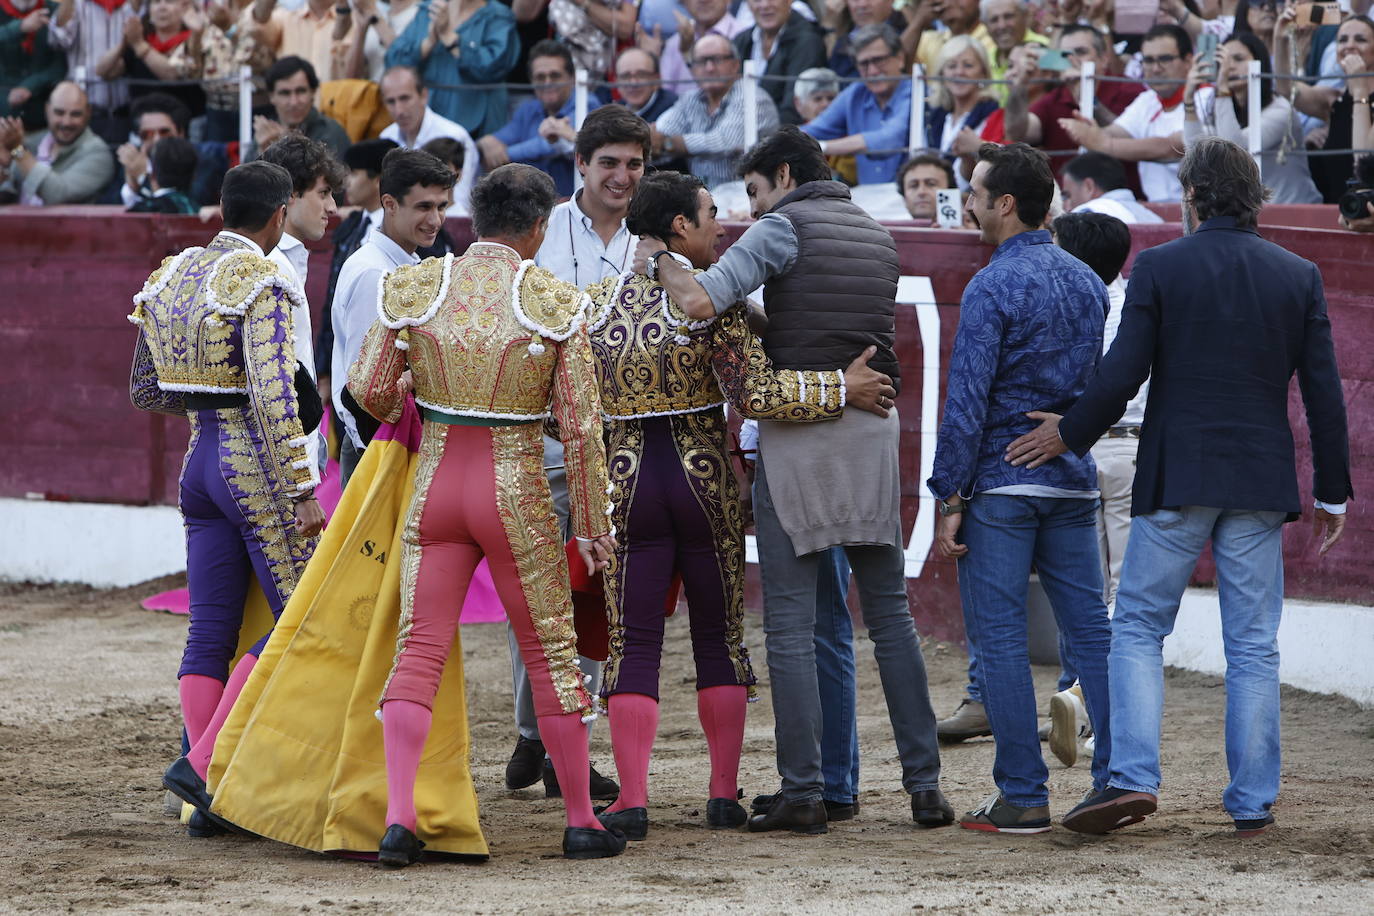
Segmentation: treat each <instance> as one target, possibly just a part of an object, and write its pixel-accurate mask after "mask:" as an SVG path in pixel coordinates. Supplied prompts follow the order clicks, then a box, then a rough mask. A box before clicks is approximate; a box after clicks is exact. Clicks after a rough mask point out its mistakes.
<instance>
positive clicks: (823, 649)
mask: <svg viewBox="0 0 1374 916" xmlns="http://www.w3.org/2000/svg"><path fill="white" fill-rule="evenodd" d="M848 594H849V560H848V559H847V558H846V557H845V554H844V549H843V548H840V547H832V548H830V550H828V551H826V553H825V554H824V555H823V556H822V557H821V562H820V568H819V570H818V571H817V575H816V681H817V686H818V687H820V691H821V776H822V778H823V779H824V780H825V790H824V791H823V792H822V795H821V797H822V798H824V799H825V800H827V801H833V802H838V803H840V804H842V805H848V804H851V803H853V802H854V801H856V800H857V799H858V797H859V720H858V717H857V716H856V715H855V686H854V621H853V619H851V618H850V616H849V605H847V604H846V603H845V598H846V596H848Z"/></svg>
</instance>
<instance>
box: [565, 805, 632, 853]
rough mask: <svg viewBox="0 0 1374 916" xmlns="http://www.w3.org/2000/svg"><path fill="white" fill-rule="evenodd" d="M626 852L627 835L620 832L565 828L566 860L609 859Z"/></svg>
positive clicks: (589, 828)
mask: <svg viewBox="0 0 1374 916" xmlns="http://www.w3.org/2000/svg"><path fill="white" fill-rule="evenodd" d="M641 810H642V809H641ZM624 851H625V834H623V833H621V832H620V831H618V830H597V829H595V828H593V827H564V828H563V858H565V859H609V858H611V857H612V856H618V855H620V854H621V853H622V852H624Z"/></svg>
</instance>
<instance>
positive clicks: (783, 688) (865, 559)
mask: <svg viewBox="0 0 1374 916" xmlns="http://www.w3.org/2000/svg"><path fill="white" fill-rule="evenodd" d="M754 524H755V530H756V531H757V533H758V548H759V564H760V574H761V577H762V579H763V632H764V647H765V649H766V650H767V653H768V676H769V681H770V692H771V694H772V697H773V718H774V726H773V734H774V739H775V741H776V745H777V757H778V775H779V776H781V777H782V794H783V795H784V796H785V797H786V798H787V799H788V800H790V801H809V800H819V799H820V798H821V793H822V791H823V789H824V787H825V779H824V776H823V775H822V772H821V728H822V717H821V699H820V689H819V687H818V686H817V680H816V647H815V626H816V576H817V569H818V564H819V563H820V562H821V561H822V560H823V559H824V558H825V556H826V555H825V553H824V551H822V552H820V553H812V554H807V555H806V556H802V557H798V556H797V555H796V551H795V550H793V548H792V540H791V539H790V538H789V537H788V536H787V532H786V531H784V530H783V528H782V524H781V523H780V522H779V521H778V514H777V510H776V508H775V507H774V505H773V499H772V496H771V495H770V494H769V492H768V475H767V473H766V471H765V468H764V462H763V461H759V462H758V464H757V465H756V476H755V478H754ZM900 540H901V539H900V538H898V542H899V543H900ZM844 550H845V555H846V556H847V557H848V558H849V565H850V568H851V569H852V570H853V575H854V582H855V583H856V585H857V586H858V590H859V603H860V606H861V608H862V610H863V619H864V624H865V625H866V626H867V627H868V636H869V638H870V639H871V640H872V641H873V656H874V658H875V659H877V662H878V674H879V676H880V678H881V680H882V685H883V695H884V696H885V697H886V699H887V713H888V718H889V719H890V721H891V722H892V734H893V737H894V738H895V739H896V743H897V757H898V759H899V760H900V761H901V765H902V787H903V788H904V789H906V791H907V792H908V793H914V792H918V791H921V790H923V789H935V788H938V787H939V782H940V749H939V744H938V743H937V741H936V737H935V712H934V710H933V709H932V708H931V705H930V690H929V688H928V687H927V685H926V668H925V660H924V658H923V657H922V656H921V644H920V642H919V641H918V640H917V638H916V625H915V622H914V621H912V619H911V611H910V607H909V606H908V604H907V597H906V564H905V557H904V556H903V553H902V549H901V547H900V546H893V547H874V546H864V547H850V546H846V547H845V548H844Z"/></svg>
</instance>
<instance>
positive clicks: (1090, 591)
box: [959, 493, 1112, 808]
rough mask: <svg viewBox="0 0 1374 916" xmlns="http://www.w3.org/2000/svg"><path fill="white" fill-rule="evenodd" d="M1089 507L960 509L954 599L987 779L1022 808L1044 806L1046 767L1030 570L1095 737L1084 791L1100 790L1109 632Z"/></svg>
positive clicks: (1029, 504)
mask: <svg viewBox="0 0 1374 916" xmlns="http://www.w3.org/2000/svg"><path fill="white" fill-rule="evenodd" d="M1096 514H1097V500H1094V499H1058V498H1050V497H1042V496H1009V495H1001V494H988V493H980V494H978V495H976V496H974V497H973V498H972V499H970V500H969V501H968V502H967V503H965V509H964V521H963V525H962V526H961V528H960V532H959V533H960V540H961V542H962V543H963V544H965V545H967V546H968V553H967V554H966V555H964V556H963V557H962V558H961V559H960V560H959V596H960V598H961V599H962V602H963V605H964V626H965V627H966V628H967V630H968V632H969V635H970V637H971V639H972V641H973V643H974V644H976V645H977V647H978V659H977V668H978V671H977V673H978V676H979V683H980V686H981V688H982V694H983V706H984V708H985V709H986V710H987V714H988V724H989V725H990V726H991V727H992V736H993V739H994V741H995V742H996V745H997V750H996V755H995V757H994V759H993V765H992V778H993V781H994V782H996V783H997V788H998V790H999V791H1000V792H1001V793H1002V796H1003V797H1004V798H1005V799H1006V800H1007V801H1008V802H1010V803H1011V804H1013V805H1017V806H1019V807H1022V808H1028V807H1038V806H1040V805H1045V804H1048V803H1049V790H1048V788H1047V787H1046V785H1045V781H1046V780H1047V779H1048V778H1049V769H1048V768H1047V767H1046V766H1045V758H1044V757H1043V756H1042V755H1041V753H1040V738H1039V735H1038V734H1037V727H1036V723H1037V716H1036V704H1035V684H1034V683H1033V681H1032V680H1031V668H1030V655H1029V653H1028V651H1027V648H1026V631H1027V626H1028V623H1027V615H1026V595H1027V591H1028V586H1029V583H1030V573H1031V564H1032V563H1034V564H1035V567H1036V568H1037V569H1038V570H1039V572H1040V582H1041V584H1042V585H1043V586H1044V589H1045V594H1046V596H1047V597H1048V598H1049V599H1050V605H1051V606H1052V607H1053V608H1054V616H1055V620H1056V621H1057V622H1058V624H1059V631H1060V632H1061V633H1063V634H1064V642H1065V647H1064V648H1065V650H1066V653H1067V655H1068V657H1069V660H1070V662H1071V663H1072V664H1073V666H1074V668H1076V669H1077V671H1078V673H1079V678H1080V681H1081V683H1082V685H1083V698H1084V700H1085V703H1086V705H1087V707H1088V717H1089V719H1091V721H1092V725H1093V731H1094V733H1095V734H1096V735H1097V745H1096V748H1095V749H1094V751H1093V766H1092V773H1093V787H1094V788H1102V787H1103V786H1105V785H1106V783H1107V761H1108V760H1109V759H1110V756H1111V743H1112V742H1111V734H1110V729H1109V723H1108V721H1107V712H1108V696H1107V650H1108V647H1109V645H1110V642H1111V631H1110V629H1109V627H1108V623H1107V606H1106V604H1105V603H1103V601H1102V567H1101V559H1100V557H1099V556H1098V549H1097V528H1096Z"/></svg>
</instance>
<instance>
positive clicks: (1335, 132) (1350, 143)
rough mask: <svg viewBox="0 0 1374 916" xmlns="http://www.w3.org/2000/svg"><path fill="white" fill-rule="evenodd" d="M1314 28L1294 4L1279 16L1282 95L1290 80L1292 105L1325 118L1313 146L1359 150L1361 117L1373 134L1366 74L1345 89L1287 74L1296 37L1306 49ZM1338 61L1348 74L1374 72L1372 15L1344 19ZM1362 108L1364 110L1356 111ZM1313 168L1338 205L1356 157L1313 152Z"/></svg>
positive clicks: (1276, 58)
mask: <svg viewBox="0 0 1374 916" xmlns="http://www.w3.org/2000/svg"><path fill="white" fill-rule="evenodd" d="M1311 31H1312V26H1311V25H1310V24H1308V23H1300V22H1298V21H1297V11H1296V8H1295V7H1294V6H1293V5H1292V4H1289V5H1288V6H1287V7H1286V8H1285V9H1284V11H1283V12H1282V13H1280V14H1279V18H1278V24H1277V25H1276V26H1275V27H1274V51H1275V55H1274V62H1275V66H1276V68H1277V69H1276V73H1278V74H1279V76H1280V77H1281V78H1280V80H1279V85H1278V91H1279V94H1283V93H1284V92H1285V91H1286V90H1287V87H1288V85H1289V84H1290V83H1291V85H1292V86H1293V107H1295V108H1296V109H1297V110H1298V111H1299V112H1300V113H1301V114H1305V115H1310V116H1312V117H1314V118H1320V119H1321V120H1323V121H1325V122H1326V124H1327V126H1326V128H1325V138H1324V140H1323V141H1322V142H1321V143H1320V144H1315V143H1314V144H1313V145H1317V146H1319V148H1321V149H1328V150H1345V149H1352V148H1355V147H1356V146H1357V144H1355V133H1356V129H1355V128H1356V123H1357V119H1358V123H1359V124H1360V125H1361V126H1362V127H1363V128H1364V130H1363V132H1364V133H1365V134H1366V135H1367V134H1368V125H1369V117H1370V112H1369V90H1370V89H1371V88H1374V87H1371V86H1370V85H1369V82H1370V81H1369V80H1368V79H1367V78H1363V77H1355V78H1350V79H1348V80H1347V81H1346V85H1345V88H1344V89H1340V88H1337V87H1334V86H1330V85H1321V84H1317V85H1310V84H1308V83H1305V82H1301V81H1299V80H1288V79H1283V78H1282V77H1286V76H1287V75H1288V74H1289V72H1290V71H1289V65H1288V58H1289V57H1290V53H1289V48H1290V46H1291V45H1290V42H1293V41H1297V42H1298V44H1299V46H1300V49H1301V46H1302V45H1304V44H1306V39H1307V37H1308V36H1309V35H1310V33H1311ZM1336 60H1337V61H1338V62H1339V64H1340V67H1341V70H1342V71H1343V72H1345V73H1347V74H1350V73H1369V72H1374V20H1371V19H1370V18H1369V17H1368V16H1351V17H1349V18H1347V19H1346V20H1345V21H1344V22H1342V23H1341V26H1340V29H1339V30H1337V32H1336ZM1358 109H1363V110H1360V111H1358V113H1357V110H1358ZM1314 139H1320V134H1313V135H1309V143H1312V142H1313V140H1314ZM1366 139H1368V138H1367V137H1366ZM1310 168H1311V172H1312V180H1313V181H1314V182H1316V185H1317V190H1319V191H1320V192H1321V195H1322V199H1323V200H1324V201H1326V202H1327V203H1335V202H1336V201H1337V200H1339V199H1340V197H1341V195H1342V194H1343V193H1345V182H1346V179H1347V178H1349V177H1350V176H1351V175H1352V174H1353V173H1354V170H1355V159H1354V156H1352V155H1350V154H1340V155H1335V156H1313V157H1312V161H1311V165H1310Z"/></svg>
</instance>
